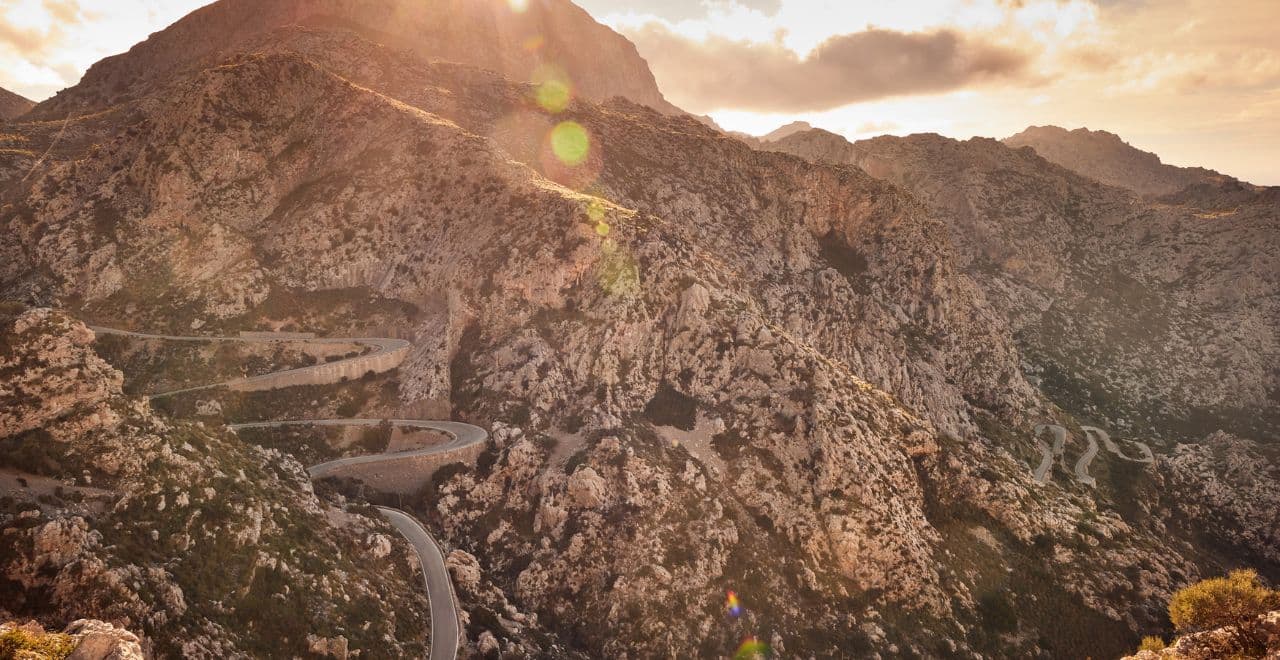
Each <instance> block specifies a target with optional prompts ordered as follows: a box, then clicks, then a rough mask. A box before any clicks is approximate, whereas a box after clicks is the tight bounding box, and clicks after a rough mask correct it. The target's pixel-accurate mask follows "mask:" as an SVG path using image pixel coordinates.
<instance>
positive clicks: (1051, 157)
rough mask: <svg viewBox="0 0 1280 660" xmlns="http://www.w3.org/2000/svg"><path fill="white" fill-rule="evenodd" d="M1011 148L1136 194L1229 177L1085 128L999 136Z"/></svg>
mask: <svg viewBox="0 0 1280 660" xmlns="http://www.w3.org/2000/svg"><path fill="white" fill-rule="evenodd" d="M1004 143H1005V144H1007V145H1009V146H1011V147H1014V148H1018V147H1031V148H1032V149H1034V150H1035V151H1036V153H1038V154H1040V155H1041V156H1043V157H1044V158H1045V159H1046V160H1048V161H1050V162H1053V163H1056V164H1058V165H1061V166H1063V167H1065V168H1067V169H1069V170H1073V171H1075V172H1078V173H1080V174H1083V175H1085V176H1087V177H1089V178H1091V179H1094V180H1095V181H1099V182H1101V183H1105V184H1107V185H1110V186H1116V187H1119V188H1125V189H1128V190H1132V191H1134V192H1136V193H1138V194H1140V195H1145V196H1160V195H1168V194H1172V193H1175V192H1178V191H1179V190H1182V189H1183V188H1186V187H1187V186H1190V185H1194V184H1198V183H1222V182H1226V181H1228V180H1230V177H1227V176H1225V175H1222V174H1219V173H1218V172H1214V171H1212V170H1207V169H1204V168H1200V167H1175V166H1173V165H1166V164H1164V163H1162V162H1161V161H1160V157H1159V156H1157V155H1156V154H1153V153H1151V152H1148V151H1142V150H1141V149H1138V148H1137V147H1134V146H1133V145H1130V144H1129V143H1128V142H1125V141H1124V140H1123V139H1122V138H1121V137H1120V136H1119V135H1116V134H1115V133H1110V132H1107V131H1100V130H1089V129H1088V128H1077V129H1075V130H1070V131H1069V130H1067V129H1065V128H1060V127H1058V126H1032V127H1030V128H1028V129H1027V130H1025V131H1023V132H1021V133H1018V134H1017V135H1014V136H1011V137H1008V138H1005V140H1004Z"/></svg>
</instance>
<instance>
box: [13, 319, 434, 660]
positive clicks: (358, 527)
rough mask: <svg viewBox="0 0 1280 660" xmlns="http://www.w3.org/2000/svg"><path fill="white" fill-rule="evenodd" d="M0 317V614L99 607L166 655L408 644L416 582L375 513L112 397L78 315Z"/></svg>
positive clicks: (418, 614) (422, 631)
mask: <svg viewBox="0 0 1280 660" xmlns="http://www.w3.org/2000/svg"><path fill="white" fill-rule="evenodd" d="M0 323H2V324H3V329H2V333H0V378H2V380H3V382H4V384H5V385H4V387H3V391H2V392H0V396H2V397H3V410H4V417H2V418H0V424H2V426H0V447H2V448H3V452H0V456H2V458H0V484H3V486H4V494H3V496H2V497H0V525H3V528H4V534H3V536H0V557H2V558H3V559H0V618H2V619H9V618H19V619H21V620H26V619H27V618H29V617H33V618H37V619H39V620H41V621H42V622H44V623H46V624H49V625H60V624H59V622H65V621H68V620H73V619H77V618H97V619H104V620H107V621H110V622H112V623H114V624H116V625H119V626H122V627H126V628H131V629H133V630H135V631H138V632H140V633H143V634H144V635H145V637H146V639H145V645H146V646H147V648H148V649H149V650H150V651H152V652H154V653H158V654H160V655H164V656H170V657H173V656H186V657H215V656H216V657H231V656H236V655H260V654H278V653H290V654H294V653H303V652H305V651H306V650H307V649H309V648H311V647H312V646H313V645H314V644H315V642H316V641H317V640H323V639H326V638H332V639H337V638H339V637H341V638H343V642H342V643H343V644H344V645H349V646H350V648H353V649H360V648H363V649H369V650H374V649H377V650H378V651H379V652H389V653H392V654H410V653H415V652H416V653H421V652H422V650H423V649H424V648H425V646H426V644H427V643H428V640H427V639H425V637H426V630H427V621H426V619H425V615H424V614H422V612H424V611H425V610H424V608H425V606H426V603H425V598H424V597H423V595H422V594H421V593H420V590H419V589H417V588H415V587H416V585H417V584H419V580H420V578H418V577H417V576H416V575H415V570H416V568H415V567H413V566H410V565H409V564H408V563H407V562H406V559H405V558H406V557H409V556H412V555H411V554H410V552H409V550H408V549H407V548H400V547H397V548H396V550H395V552H394V553H392V552H391V551H390V550H391V547H392V543H391V541H390V539H398V538H399V536H398V535H396V534H395V532H394V531H393V530H391V529H390V528H389V527H388V526H387V525H386V524H385V523H384V522H382V519H381V518H380V517H378V516H377V515H373V516H372V517H370V516H369V515H368V513H367V512H366V511H364V510H351V511H342V510H341V509H339V508H335V507H333V506H332V505H329V504H326V503H324V502H322V501H320V500H318V499H317V498H316V496H315V495H314V494H313V492H312V490H311V486H310V483H309V481H308V479H307V475H306V472H305V471H304V470H303V468H302V465H300V464H299V463H298V462H297V461H296V460H294V459H293V458H291V457H289V456H286V455H283V454H281V453H280V452H277V451H274V450H264V449H262V448H259V447H255V446H251V445H246V444H245V443H243V442H240V441H239V440H237V439H235V438H234V437H231V436H229V435H228V434H227V433H226V432H224V431H220V430H219V431H215V430H213V429H209V428H205V427H204V426H203V425H201V424H198V423H191V422H176V421H172V420H166V419H163V418H161V417H159V416H157V415H156V414H155V413H154V412H153V411H152V410H151V408H150V406H149V405H148V404H147V403H145V402H143V401H140V400H137V399H131V398H128V397H125V396H124V395H122V394H121V392H120V383H121V380H122V379H121V374H120V372H118V371H116V370H114V369H112V368H111V367H110V366H109V365H107V364H106V363H105V362H103V361H102V360H101V359H100V358H99V357H98V356H97V355H95V354H94V353H93V351H92V349H91V348H90V342H91V341H92V339H93V333H92V332H91V331H89V330H88V329H87V328H85V326H84V325H83V324H81V323H79V322H78V321H74V320H72V319H70V318H68V317H67V316H65V315H63V314H61V313H57V312H52V311H50V310H47V309H36V310H30V311H26V312H21V313H18V314H17V315H16V316H15V315H13V314H12V313H10V311H9V310H6V311H5V317H4V319H3V321H0ZM135 641H136V640H135Z"/></svg>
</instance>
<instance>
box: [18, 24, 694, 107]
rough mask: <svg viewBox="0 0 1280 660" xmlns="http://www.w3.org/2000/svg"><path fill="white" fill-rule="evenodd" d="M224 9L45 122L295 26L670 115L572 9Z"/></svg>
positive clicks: (151, 43) (85, 89)
mask: <svg viewBox="0 0 1280 660" xmlns="http://www.w3.org/2000/svg"><path fill="white" fill-rule="evenodd" d="M513 7H514V6H513V5H512V4H511V3H508V2H506V1H505V0H482V1H476V0H425V1H422V0H219V1H218V2H214V3H213V4H210V5H208V6H206V7H203V8H201V9H199V10H196V11H194V12H192V13H191V14H189V15H188V16H186V17H185V18H183V19H182V20H180V21H178V22H177V23H175V24H173V25H172V26H170V27H169V28H166V29H165V30H162V31H160V32H157V33H156V34H153V35H151V37H150V38H148V39H147V40H146V41H143V42H142V43H139V44H138V45H136V46H134V47H133V48H132V49H130V50H129V51H128V52H126V53H123V54H121V55H117V56H114V57H109V58H107V59H105V60H102V61H101V62H98V63H97V64H95V65H94V66H93V67H91V68H90V69H89V71H88V72H87V73H86V74H85V76H84V78H83V80H82V81H81V82H80V84H78V85H76V86H75V87H74V88H71V89H68V90H64V91H63V92H60V93H59V94H58V95H57V96H55V97H54V98H52V99H50V100H49V101H46V102H44V103H42V104H40V106H39V109H38V110H37V112H38V113H39V114H40V115H42V116H53V117H57V116H62V115H66V114H68V113H72V114H74V113H79V112H87V111H90V110H93V109H98V108H102V107H106V106H109V105H113V104H115V103H118V102H120V101H121V100H122V99H129V98H138V97H140V96H144V95H146V94H148V93H150V92H152V91H154V90H155V89H156V88H157V87H158V86H159V85H161V84H163V83H164V82H165V81H166V80H168V79H170V78H172V76H174V75H177V74H181V73H182V72H185V71H190V70H192V69H195V68H199V67H202V66H209V65H212V64H215V63H216V62H217V60H218V59H220V57H221V56H222V55H224V54H226V53H229V52H234V51H235V50H236V48H237V47H238V46H242V45H243V44H245V43H246V42H249V41H253V40H255V39H256V38H260V37H261V36H263V35H265V34H268V33H270V32H271V31H273V30H276V29H279V28H282V27H286V26H293V25H301V26H309V27H318V28H324V29H336V30H346V31H350V32H354V33H356V34H358V35H360V36H362V37H364V38H366V39H368V40H370V41H372V42H376V43H380V44H384V45H387V46H390V47H392V48H395V49H399V50H403V51H407V52H409V53H411V54H413V55H415V56H417V57H422V58H429V59H435V60H444V61H450V62H456V63H461V64H470V65H475V66H479V67H482V68H486V69H489V70H492V71H494V72H496V73H499V74H501V75H502V76H503V77H505V78H508V79H510V80H513V81H522V82H523V81H534V82H548V81H550V82H551V83H552V84H555V85H562V86H564V88H566V90H567V91H568V92H569V93H570V94H572V95H576V96H580V97H583V98H588V99H597V100H603V99H607V98H610V97H614V96H622V97H625V98H628V99H630V100H632V101H635V102H637V103H641V104H644V105H647V106H649V107H652V108H655V109H657V110H659V111H661V112H664V113H667V114H677V113H681V111H680V110H679V109H678V108H676V107H675V106H673V105H671V104H670V103H669V102H667V100H666V99H665V98H664V97H663V96H662V93H661V92H660V91H659V90H658V86H657V83H656V81H655V80H654V77H653V74H652V72H650V70H649V67H648V64H647V63H646V62H645V61H644V59H643V58H641V57H640V55H639V53H638V51H637V50H636V47H635V45H634V44H632V43H631V42H630V41H628V40H627V39H626V38H625V37H623V36H622V35H620V34H618V33H616V32H614V31H613V30H611V29H610V28H608V27H605V26H604V25H601V24H599V23H597V22H596V21H595V20H594V19H592V18H591V16H590V15H589V14H587V13H586V12H585V11H583V10H582V9H581V8H579V7H578V6H577V5H574V4H573V3H572V2H569V0H535V1H533V2H529V3H527V4H525V5H524V6H523V7H522V8H520V9H515V8H513Z"/></svg>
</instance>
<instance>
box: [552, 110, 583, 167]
mask: <svg viewBox="0 0 1280 660" xmlns="http://www.w3.org/2000/svg"><path fill="white" fill-rule="evenodd" d="M551 151H552V153H554V154H555V156H556V158H559V159H560V162H562V163H564V164H565V165H568V166H570V167H577V166H578V165H581V164H583V163H584V162H586V160H587V156H589V155H591V136H590V135H588V134H587V129H586V128H583V126H582V124H579V123H578V122H576V121H562V122H560V123H559V124H557V125H556V127H555V128H553V129H551Z"/></svg>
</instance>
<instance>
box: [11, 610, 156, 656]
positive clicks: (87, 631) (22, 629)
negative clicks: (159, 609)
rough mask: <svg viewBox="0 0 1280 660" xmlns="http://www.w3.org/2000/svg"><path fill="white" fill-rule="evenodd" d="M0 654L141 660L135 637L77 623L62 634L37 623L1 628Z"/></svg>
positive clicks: (104, 626)
mask: <svg viewBox="0 0 1280 660" xmlns="http://www.w3.org/2000/svg"><path fill="white" fill-rule="evenodd" d="M0 653H2V654H4V657H6V658H17V659H22V660H26V659H29V658H30V659H44V658H57V659H58V660H63V659H64V658H65V659H66V660H143V659H144V658H145V657H146V656H145V655H144V654H143V650H142V645H141V642H140V640H139V639H138V636H137V635H134V634H133V633H131V632H129V631H128V630H125V629H124V628H119V627H116V626H113V625H111V624H110V623H107V622H105V621H98V620H93V619H79V620H77V621H73V622H71V623H70V624H68V625H67V627H66V629H65V630H63V631H62V632H61V633H55V632H48V631H46V630H45V629H44V626H42V625H40V624H39V623H38V622H36V621H29V622H27V623H24V624H18V623H12V622H11V623H3V624H0Z"/></svg>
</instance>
